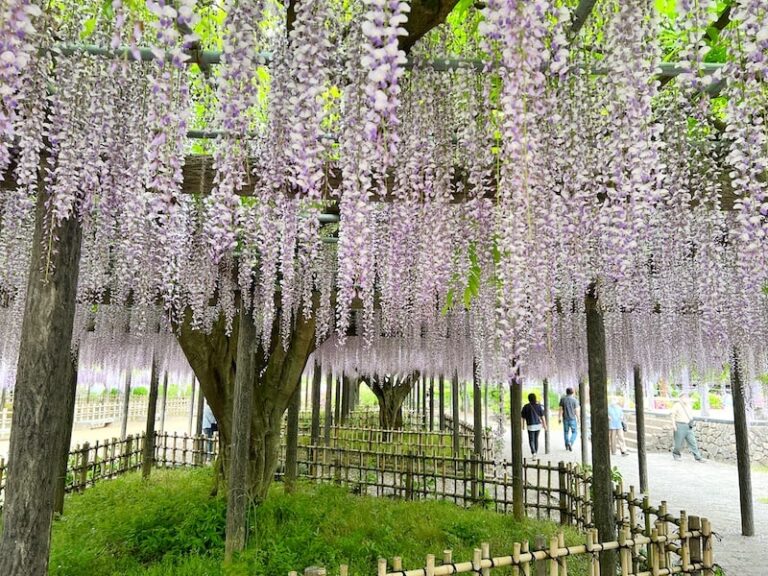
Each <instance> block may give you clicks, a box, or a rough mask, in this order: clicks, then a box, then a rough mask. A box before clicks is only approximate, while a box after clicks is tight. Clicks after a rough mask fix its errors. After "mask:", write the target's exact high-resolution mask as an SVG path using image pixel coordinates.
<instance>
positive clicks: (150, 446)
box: [141, 354, 160, 480]
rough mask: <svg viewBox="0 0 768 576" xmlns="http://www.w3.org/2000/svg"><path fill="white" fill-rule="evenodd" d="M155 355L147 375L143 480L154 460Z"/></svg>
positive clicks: (156, 382) (155, 413) (156, 388)
mask: <svg viewBox="0 0 768 576" xmlns="http://www.w3.org/2000/svg"><path fill="white" fill-rule="evenodd" d="M159 380H160V377H159V374H158V373H157V357H156V356H155V355H154V354H152V370H151V372H150V376H149V399H148V400H147V402H148V403H147V429H146V432H145V433H144V454H143V462H142V463H141V477H142V478H144V479H145V480H146V479H147V478H149V474H150V473H151V472H152V465H153V464H154V461H155V416H156V415H157V391H158V388H159V383H160V382H159Z"/></svg>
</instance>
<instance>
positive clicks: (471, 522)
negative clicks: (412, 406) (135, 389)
mask: <svg viewBox="0 0 768 576" xmlns="http://www.w3.org/2000/svg"><path fill="white" fill-rule="evenodd" d="M211 485H212V477H211V472H210V470H208V469H203V470H169V471H164V470H155V471H153V473H152V479H151V480H150V481H149V482H146V483H143V482H142V481H141V478H140V476H139V475H138V474H132V475H128V476H124V477H122V478H118V479H116V480H113V481H107V482H103V483H101V484H99V485H97V486H95V487H94V488H91V489H89V490H87V491H86V492H85V493H84V494H77V495H72V496H69V497H68V498H67V501H66V505H65V515H64V516H63V517H62V518H60V519H59V520H57V521H56V523H55V525H54V530H53V544H52V545H53V550H52V554H51V564H50V574H51V575H56V576H102V575H104V576H106V575H115V576H116V575H121V576H123V575H128V576H138V575H142V576H160V575H180V576H187V575H188V576H214V575H227V576H240V575H242V576H245V575H248V576H262V575H263V576H285V575H286V574H287V573H288V572H289V571H290V570H298V571H299V572H300V573H301V571H302V570H303V569H304V568H305V567H306V566H310V565H318V566H325V567H326V568H327V569H328V574H329V576H331V575H335V574H337V573H338V566H339V565H340V564H349V566H350V574H352V575H358V574H359V575H363V574H366V575H374V574H375V573H376V560H377V558H379V557H386V558H388V559H390V560H391V558H392V557H394V556H402V558H403V565H404V567H405V568H417V567H420V566H423V565H424V557H425V555H426V554H428V553H432V554H435V555H436V556H437V557H438V559H439V558H440V557H441V555H442V551H443V550H444V549H452V550H453V551H454V560H455V561H465V560H471V558H472V549H473V548H475V547H479V546H480V544H481V543H482V542H490V545H491V554H492V555H494V556H500V555H505V554H511V552H512V543H513V542H515V541H522V540H526V539H528V540H533V538H534V536H535V535H537V534H544V535H551V534H553V533H555V532H556V531H557V529H558V527H557V526H556V525H554V524H550V523H546V522H536V521H533V520H526V521H524V522H516V521H515V520H513V519H512V518H511V517H510V516H504V515H501V514H497V513H495V512H492V511H488V510H482V509H471V510H462V509H460V508H458V507H456V506H454V505H453V504H450V503H445V502H403V501H398V500H392V499H386V498H378V499H377V498H369V497H360V496H354V495H352V494H350V493H349V492H347V491H346V490H345V489H343V488H338V487H334V486H317V485H309V484H306V485H301V486H300V489H299V492H298V493H297V494H293V495H287V494H285V493H284V492H283V488H282V485H275V486H274V487H273V489H272V491H271V493H270V497H269V498H268V500H267V502H265V503H264V504H263V505H262V506H260V507H258V508H256V509H255V510H254V511H253V516H252V522H251V524H252V530H251V533H250V535H249V541H248V549H247V550H246V552H245V553H243V554H242V555H241V556H240V557H239V558H238V560H237V562H235V563H234V564H233V565H232V566H230V567H228V568H227V569H224V568H222V566H221V559H222V556H223V548H224V525H225V515H226V512H225V502H224V500H223V498H222V497H213V498H212V497H210V495H209V492H210V488H211ZM566 540H567V542H568V543H569V544H575V543H579V542H582V541H583V540H582V539H581V538H580V537H579V535H578V534H577V533H576V532H575V531H568V532H567V533H566ZM579 564H581V566H579ZM580 568H583V569H580ZM498 573H500V571H495V572H494V574H498ZM585 573H586V568H585V564H584V563H583V562H577V561H575V559H572V560H571V562H569V574H573V575H574V576H577V575H578V574H585Z"/></svg>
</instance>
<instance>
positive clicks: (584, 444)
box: [579, 376, 589, 466]
mask: <svg viewBox="0 0 768 576" xmlns="http://www.w3.org/2000/svg"><path fill="white" fill-rule="evenodd" d="M579 403H580V405H581V410H580V411H579V416H580V421H579V428H581V464H582V466H586V465H587V464H588V463H589V441H588V440H589V439H588V438H587V426H586V424H587V385H586V383H585V382H584V377H583V376H579Z"/></svg>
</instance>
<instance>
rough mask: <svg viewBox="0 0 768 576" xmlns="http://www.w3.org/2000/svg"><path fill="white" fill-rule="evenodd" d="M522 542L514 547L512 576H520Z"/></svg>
mask: <svg viewBox="0 0 768 576" xmlns="http://www.w3.org/2000/svg"><path fill="white" fill-rule="evenodd" d="M520 550H521V546H520V542H515V543H514V544H513V545H512V576H520Z"/></svg>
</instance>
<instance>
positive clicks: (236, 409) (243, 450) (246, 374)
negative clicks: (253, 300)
mask: <svg viewBox="0 0 768 576" xmlns="http://www.w3.org/2000/svg"><path fill="white" fill-rule="evenodd" d="M256 354H257V351H256V326H255V325H254V322H253V316H252V315H251V314H250V312H249V310H248V309H247V308H246V307H245V306H244V305H243V304H241V305H240V334H239V338H238V342H237V374H236V376H235V391H234V393H235V397H234V405H233V409H232V448H231V450H230V454H229V455H230V466H229V478H228V480H229V482H228V484H227V532H226V541H225V546H224V562H225V563H227V564H228V563H230V562H232V556H233V555H234V554H235V553H236V552H242V551H243V550H244V549H245V541H246V533H247V528H248V526H247V518H248V448H249V446H250V443H251V420H252V414H253V389H254V382H255V380H256V379H258V374H259V372H260V371H259V369H258V367H257V366H256ZM167 374H168V373H167V372H166V376H167Z"/></svg>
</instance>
